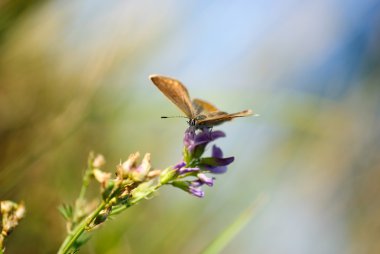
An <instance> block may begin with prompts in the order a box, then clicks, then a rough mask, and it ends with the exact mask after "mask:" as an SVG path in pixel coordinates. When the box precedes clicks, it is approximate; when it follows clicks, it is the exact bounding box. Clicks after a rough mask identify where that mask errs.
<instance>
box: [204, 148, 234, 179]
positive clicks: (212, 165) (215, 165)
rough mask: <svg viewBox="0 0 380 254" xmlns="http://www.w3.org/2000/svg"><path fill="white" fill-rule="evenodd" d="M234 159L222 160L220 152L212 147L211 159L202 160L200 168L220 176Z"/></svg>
mask: <svg viewBox="0 0 380 254" xmlns="http://www.w3.org/2000/svg"><path fill="white" fill-rule="evenodd" d="M234 159H235V158H234V157H227V158H223V152H222V150H221V149H220V148H219V147H217V146H216V145H214V146H213V147H212V157H210V158H202V159H201V166H202V167H203V168H205V169H206V170H208V171H210V172H211V173H214V174H222V173H225V172H226V171H227V165H229V164H231V163H232V162H233V161H234Z"/></svg>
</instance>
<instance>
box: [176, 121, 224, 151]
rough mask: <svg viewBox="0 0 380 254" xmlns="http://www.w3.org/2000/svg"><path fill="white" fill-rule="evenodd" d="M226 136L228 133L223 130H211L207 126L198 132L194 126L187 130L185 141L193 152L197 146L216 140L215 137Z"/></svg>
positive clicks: (186, 145) (187, 147) (188, 148)
mask: <svg viewBox="0 0 380 254" xmlns="http://www.w3.org/2000/svg"><path fill="white" fill-rule="evenodd" d="M225 136H226V135H225V134H224V132H222V131H210V130H209V129H207V128H206V129H203V130H202V131H199V132H198V133H197V131H196V130H195V129H194V128H191V127H190V128H188V129H187V130H186V132H185V137H184V139H183V143H184V144H185V147H186V149H187V150H188V151H189V152H193V151H194V150H195V149H196V148H197V147H199V146H202V147H205V146H206V145H207V144H208V143H210V142H212V141H214V140H215V139H217V138H221V137H225Z"/></svg>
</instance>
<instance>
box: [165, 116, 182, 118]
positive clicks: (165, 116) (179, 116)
mask: <svg viewBox="0 0 380 254" xmlns="http://www.w3.org/2000/svg"><path fill="white" fill-rule="evenodd" d="M161 118H187V117H186V116H161Z"/></svg>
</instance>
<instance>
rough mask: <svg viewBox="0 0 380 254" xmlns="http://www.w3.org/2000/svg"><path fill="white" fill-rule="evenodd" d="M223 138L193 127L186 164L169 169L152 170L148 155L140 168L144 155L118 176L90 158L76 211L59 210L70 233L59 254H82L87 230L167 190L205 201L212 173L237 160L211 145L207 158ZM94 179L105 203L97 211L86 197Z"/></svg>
mask: <svg viewBox="0 0 380 254" xmlns="http://www.w3.org/2000/svg"><path fill="white" fill-rule="evenodd" d="M221 137H225V134H224V133H223V132H222V131H212V130H211V129H208V128H204V129H196V128H194V127H190V128H188V129H187V130H186V132H185V137H184V140H183V142H184V150H183V159H182V161H181V162H180V163H178V164H177V165H175V166H173V167H168V168H167V169H164V170H157V169H152V166H151V163H150V154H149V153H147V154H145V156H144V157H143V159H142V161H141V163H139V162H138V161H139V157H140V154H139V153H134V154H131V155H130V156H129V158H128V159H127V160H126V161H125V162H123V163H120V164H119V165H117V166H116V174H111V173H109V172H105V171H103V169H102V168H103V166H104V164H105V159H104V157H103V156H102V155H98V156H94V154H90V157H89V160H88V168H87V170H86V172H85V176H84V178H83V185H82V190H81V192H80V194H79V197H78V199H77V201H76V203H75V206H74V207H71V206H69V205H63V206H61V207H60V212H61V213H62V215H63V216H64V217H65V219H66V221H67V229H68V233H69V234H68V236H67V238H66V239H65V241H64V242H63V244H62V245H61V248H60V249H59V251H58V253H67V252H69V251H75V250H77V249H78V248H79V246H81V245H82V244H83V243H84V242H85V240H81V238H79V237H80V236H81V235H82V234H83V232H84V230H86V231H89V230H92V229H94V228H95V227H97V226H99V225H100V224H103V223H104V222H105V221H106V220H107V219H108V218H109V217H110V216H111V215H115V214H117V213H120V212H122V211H123V210H125V209H127V208H128V207H130V206H132V205H134V204H136V203H138V202H139V201H141V200H143V199H146V198H149V197H151V196H152V195H153V194H154V193H155V192H156V191H157V190H158V189H159V188H160V187H161V186H163V185H172V186H174V187H177V188H180V189H182V190H184V191H186V192H188V193H190V194H192V195H194V196H196V197H203V196H204V191H203V190H202V186H203V185H207V186H213V184H214V180H215V178H214V177H210V176H208V175H207V174H221V173H224V172H226V171H227V165H229V164H230V163H232V162H233V160H234V157H228V158H223V153H222V150H221V149H220V148H219V147H217V146H216V145H213V146H212V149H211V156H209V157H204V156H203V154H204V152H205V150H206V147H207V145H208V144H209V143H211V142H213V141H215V140H216V139H218V138H221ZM92 178H94V179H95V180H96V181H97V182H99V184H100V190H101V196H102V201H101V202H100V204H99V205H98V207H97V208H95V207H94V206H93V205H92V204H91V203H89V202H87V201H86V199H85V198H84V196H85V191H86V189H87V187H88V185H89V181H90V179H92Z"/></svg>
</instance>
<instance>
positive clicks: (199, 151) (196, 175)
mask: <svg viewBox="0 0 380 254" xmlns="http://www.w3.org/2000/svg"><path fill="white" fill-rule="evenodd" d="M225 136H226V135H225V134H224V132H222V131H212V130H211V129H209V128H203V129H196V128H194V127H189V128H188V129H187V130H186V132H185V137H184V140H183V143H184V152H183V161H181V162H180V163H178V164H177V165H175V166H174V167H173V171H174V172H175V173H174V175H173V178H172V179H173V181H171V182H170V183H171V184H172V185H173V186H175V187H178V188H180V189H182V190H185V191H187V192H188V193H190V194H192V195H194V196H196V197H203V196H204V191H203V190H202V189H201V187H202V186H203V185H207V186H213V184H214V180H215V178H214V177H209V176H207V175H206V173H211V174H221V173H225V172H226V171H227V165H229V164H230V163H232V162H233V161H234V157H227V158H223V152H222V150H221V149H220V148H219V147H217V146H216V145H213V146H212V151H211V157H202V156H203V154H204V152H205V149H206V146H207V145H208V144H209V143H211V142H213V141H215V140H216V139H218V138H221V137H225ZM189 178H191V180H189Z"/></svg>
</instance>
